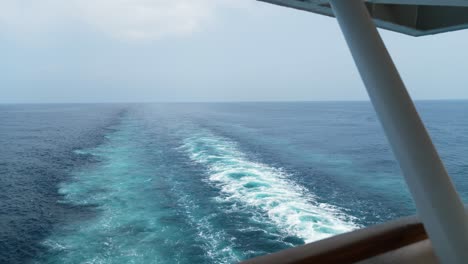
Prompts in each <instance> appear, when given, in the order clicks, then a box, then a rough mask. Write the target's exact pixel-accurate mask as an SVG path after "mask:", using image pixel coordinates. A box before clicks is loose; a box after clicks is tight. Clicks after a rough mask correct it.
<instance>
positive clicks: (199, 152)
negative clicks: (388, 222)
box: [182, 133, 358, 242]
mask: <svg viewBox="0 0 468 264" xmlns="http://www.w3.org/2000/svg"><path fill="white" fill-rule="evenodd" d="M182 148H183V149H184V150H185V151H186V152H187V153H189V155H190V157H191V159H192V160H193V161H195V162H196V163H199V164H201V165H203V166H205V167H207V168H208V170H209V177H208V180H209V182H211V183H214V184H215V185H216V186H217V187H218V188H220V190H221V193H222V195H221V200H222V201H230V202H241V203H243V204H244V205H246V206H248V207H251V208H252V209H253V210H257V211H259V212H262V213H264V214H266V215H267V217H268V218H269V219H270V221H271V222H273V223H274V224H275V225H276V226H277V227H278V228H279V229H280V230H283V231H285V232H286V233H287V234H288V235H293V236H297V237H300V238H301V239H303V240H304V241H305V242H312V241H316V240H319V239H323V238H326V237H329V236H332V235H335V234H340V233H344V232H347V231H351V230H353V229H356V228H358V225H356V224H355V223H354V222H353V217H351V216H349V215H347V214H346V213H344V212H342V210H340V209H339V208H337V207H335V206H332V205H329V204H325V203H319V202H317V201H316V199H315V197H314V196H313V195H312V194H310V193H309V192H308V191H307V190H306V189H304V188H303V187H301V186H299V185H297V184H295V183H294V182H292V181H291V180H290V179H289V177H290V175H288V174H287V173H285V172H284V171H282V170H281V169H277V168H273V167H271V166H268V165H266V164H262V163H258V162H253V161H250V160H248V157H247V156H246V155H245V154H244V153H242V152H241V151H240V150H239V148H238V147H237V146H236V144H235V143H234V142H232V141H230V140H228V139H226V138H222V137H217V136H215V135H213V134H211V133H204V134H198V135H195V136H192V137H189V138H187V139H186V140H185V142H184V145H183V146H182Z"/></svg>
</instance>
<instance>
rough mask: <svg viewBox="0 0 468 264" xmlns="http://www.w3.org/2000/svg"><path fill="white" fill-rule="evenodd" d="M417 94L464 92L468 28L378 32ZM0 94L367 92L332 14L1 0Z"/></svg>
mask: <svg viewBox="0 0 468 264" xmlns="http://www.w3.org/2000/svg"><path fill="white" fill-rule="evenodd" d="M381 33H382V36H383V38H384V40H385V41H386V43H387V46H388V48H389V50H390V53H391V54H392V56H393V57H394V59H395V62H396V64H397V66H398V68H399V69H400V72H401V74H402V77H403V79H404V81H405V82H406V84H407V86H408V89H409V90H410V93H411V94H412V95H413V97H414V98H415V99H466V98H468V52H467V47H468V30H465V31H458V32H453V33H447V34H441V35H436V36H429V37H423V38H414V37H409V36H404V35H400V34H396V33H392V32H388V31H381ZM0 54H1V56H0V102H2V103H50V102H127V101H132V102H139V101H264V100H275V101H278V100H279V101H289V100H311V101H315V100H367V95H366V93H365V90H364V87H363V85H362V83H361V81H360V79H359V76H358V74H357V71H356V69H355V67H354V64H353V62H352V59H351V56H350V54H349V51H348V49H347V47H346V44H345V42H344V39H343V37H342V36H341V33H340V31H339V28H338V25H337V23H336V21H335V20H334V19H332V18H328V17H323V16H318V15H314V14H311V13H306V12H302V11H297V10H292V9H287V8H283V7H277V6H273V5H269V4H265V3H261V2H255V1H253V0H67V1H63V0H41V1H38V0H0Z"/></svg>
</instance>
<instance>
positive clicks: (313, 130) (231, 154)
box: [0, 102, 468, 263]
mask: <svg viewBox="0 0 468 264" xmlns="http://www.w3.org/2000/svg"><path fill="white" fill-rule="evenodd" d="M29 107H30V108H28V107H25V108H18V107H16V108H15V107H13V106H9V107H6V108H5V107H4V108H3V112H1V115H0V119H2V120H3V121H4V124H6V125H5V128H7V129H6V130H3V131H2V132H1V133H2V135H3V137H2V138H3V141H2V143H3V144H4V146H6V148H4V150H3V151H2V152H0V154H1V157H2V163H1V164H0V166H1V167H0V168H1V169H2V170H0V172H1V173H2V178H1V179H2V185H0V186H3V187H5V188H4V189H2V192H1V193H2V195H3V196H2V197H3V198H4V199H3V202H2V204H1V205H2V206H0V208H1V211H0V213H2V214H0V216H1V215H5V216H6V215H8V217H4V216H2V217H0V221H1V222H0V223H1V224H2V226H6V227H7V228H6V229H4V231H2V232H1V233H0V249H1V251H0V252H1V253H0V260H1V262H2V263H24V262H31V263H235V262H238V261H240V260H243V259H247V258H250V257H254V256H259V255H263V254H267V253H271V252H275V251H278V250H281V249H285V248H289V247H293V246H297V245H301V244H304V243H308V242H312V241H316V240H320V239H323V238H326V237H329V236H333V235H336V234H340V233H343V232H348V231H351V230H354V229H357V228H361V227H364V226H368V225H372V224H375V223H380V222H384V221H388V220H390V219H393V218H397V217H400V216H404V215H409V214H413V213H414V212H415V211H414V205H413V203H412V201H411V199H410V196H409V194H408V192H407V190H406V187H405V184H404V181H403V180H402V177H401V175H400V173H399V170H398V166H397V164H396V163H395V161H394V160H393V158H392V155H391V152H390V150H389V149H388V146H387V143H386V141H385V138H384V137H383V135H382V132H381V129H380V127H379V125H378V123H377V121H376V119H375V115H374V114H373V112H372V109H371V108H370V105H369V104H368V103H347V104H336V103H295V104H286V103H277V104H154V105H150V104H147V105H107V106H103V105H101V106H99V105H93V106H80V105H62V106H34V107H32V106H29ZM419 107H420V108H421V112H422V114H423V117H424V118H425V119H426V120H428V122H427V123H428V127H429V130H430V132H431V134H432V135H433V136H434V139H435V142H436V145H437V146H438V147H439V148H440V149H441V154H442V157H443V159H444V161H445V162H446V163H447V167H448V169H449V172H450V173H451V174H452V176H453V179H454V181H455V183H456V185H457V188H458V190H459V191H460V193H461V195H462V196H463V198H464V199H465V200H466V198H467V197H468V187H467V181H466V180H465V178H466V177H465V176H466V173H467V172H468V165H467V164H466V163H465V162H464V160H463V155H464V154H465V153H468V152H467V151H468V149H467V147H464V146H463V144H462V143H463V142H465V139H467V138H466V137H467V136H466V135H467V133H466V132H468V123H467V121H466V120H465V119H464V118H463V117H464V116H465V113H468V107H467V105H466V104H464V103H463V102H462V103H460V102H458V103H457V102H452V103H447V102H440V103H429V102H428V103H424V104H422V105H421V106H419ZM38 110H41V111H38ZM448 113H450V115H451V116H452V119H451V120H450V121H444V120H445V119H444V118H443V117H444V116H447V115H449V114H448ZM25 120H31V121H30V122H25ZM34 120H37V122H36V121H34ZM447 122H449V123H447ZM0 188H2V187H0Z"/></svg>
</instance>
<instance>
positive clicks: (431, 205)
mask: <svg viewBox="0 0 468 264" xmlns="http://www.w3.org/2000/svg"><path fill="white" fill-rule="evenodd" d="M330 4H331V6H332V8H333V11H334V13H335V16H336V18H337V19H338V22H339V25H340V27H341V30H342V31H343V35H344V37H345V39H346V41H347V43H348V46H349V49H350V51H351V53H352V55H353V58H354V61H355V63H356V65H357V68H358V70H359V73H360V75H361V78H362V80H363V82H364V84H365V86H366V88H367V92H368V94H369V96H370V99H371V101H372V103H373V105H374V108H375V110H376V112H377V115H378V116H379V119H380V121H381V123H382V125H383V128H384V130H385V133H386V135H387V138H388V140H389V142H390V144H391V146H392V149H393V152H394V154H395V156H396V158H397V160H398V162H399V164H400V167H401V169H402V171H403V175H404V176H405V180H406V183H407V185H408V187H409V189H410V191H411V194H412V196H413V199H414V201H415V204H416V208H417V210H418V215H419V216H420V218H421V220H422V222H423V223H424V226H425V228H426V231H427V233H428V235H429V238H430V239H431V242H432V245H433V247H434V250H435V253H436V254H437V256H438V257H439V258H440V260H441V261H442V263H446V264H463V263H468V221H467V220H468V219H467V216H466V214H465V211H464V207H463V203H462V201H461V199H460V197H459V196H458V194H457V193H456V191H455V188H454V186H453V184H452V181H451V180H450V177H449V176H448V174H447V171H446V170H445V167H444V165H443V164H442V161H441V160H440V157H439V155H438V154H437V151H436V149H435V147H434V145H433V143H432V141H431V139H430V137H429V134H428V133H427V131H426V128H425V127H424V124H423V123H422V121H421V119H420V117H419V115H418V113H417V111H416V108H415V106H414V104H413V101H412V100H411V98H410V96H409V94H408V92H407V90H406V87H405V85H404V83H403V81H402V79H401V77H400V75H399V73H398V71H397V69H396V67H395V65H394V63H393V61H392V59H391V57H390V55H389V53H388V51H387V49H386V47H385V45H384V43H383V41H382V39H381V37H380V35H379V33H378V31H377V29H376V27H375V25H374V23H373V21H372V19H371V17H370V15H369V13H368V10H367V8H366V7H365V5H364V3H363V1H362V0H330Z"/></svg>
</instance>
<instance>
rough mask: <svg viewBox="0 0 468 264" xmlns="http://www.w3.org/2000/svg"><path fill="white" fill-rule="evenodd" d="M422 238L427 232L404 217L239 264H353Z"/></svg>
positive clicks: (416, 220) (412, 218)
mask: <svg viewBox="0 0 468 264" xmlns="http://www.w3.org/2000/svg"><path fill="white" fill-rule="evenodd" d="M425 239H427V234H426V231H425V230H424V226H423V225H422V224H421V222H420V221H419V220H418V219H417V217H406V218H402V219H399V220H395V221H391V222H387V223H384V224H380V225H375V226H371V227H368V228H364V229H359V230H356V231H352V232H349V233H346V234H342V235H337V236H334V237H330V238H327V239H324V240H321V241H317V242H313V243H310V244H307V245H304V246H299V247H295V248H290V249H286V250H283V251H280V252H277V253H273V254H269V255H265V256H261V257H257V258H253V259H250V260H246V261H244V262H242V263H243V264H263V263H271V264H276V263H278V264H279V263H281V264H299V263H318V264H332V263H333V264H335V263H340V264H347V263H355V262H357V261H361V260H365V259H369V258H371V257H374V256H377V255H380V254H382V253H386V252H390V251H393V250H395V249H398V248H402V247H404V246H407V245H410V244H413V243H416V242H419V241H422V240H425Z"/></svg>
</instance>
